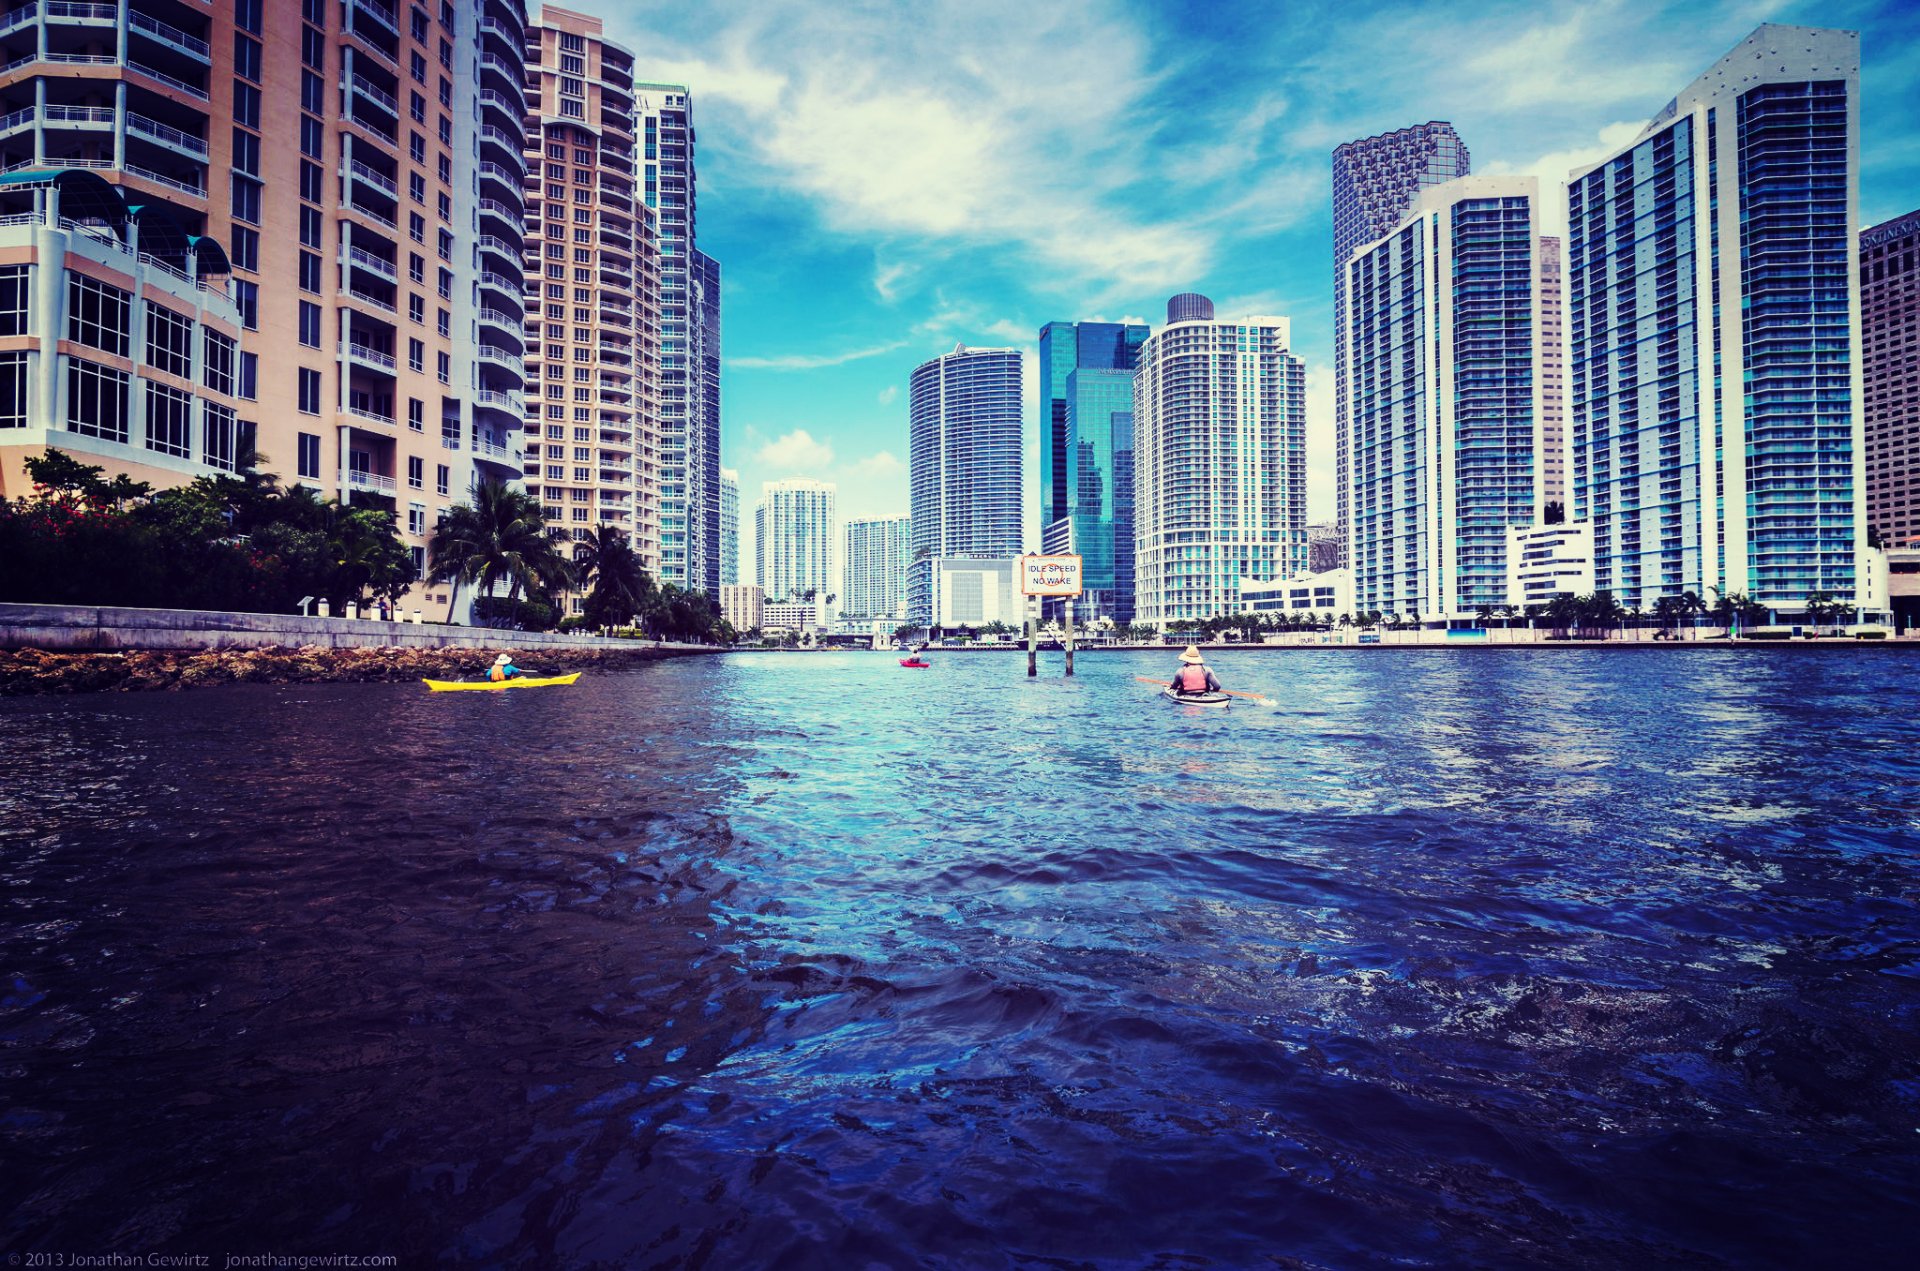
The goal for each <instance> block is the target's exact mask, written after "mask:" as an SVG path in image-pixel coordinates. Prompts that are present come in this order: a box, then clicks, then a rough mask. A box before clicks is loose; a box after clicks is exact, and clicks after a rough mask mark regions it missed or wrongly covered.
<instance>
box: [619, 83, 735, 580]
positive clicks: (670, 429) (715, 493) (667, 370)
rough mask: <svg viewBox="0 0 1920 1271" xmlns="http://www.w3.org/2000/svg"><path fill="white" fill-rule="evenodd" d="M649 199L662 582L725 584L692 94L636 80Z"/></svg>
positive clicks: (716, 336)
mask: <svg viewBox="0 0 1920 1271" xmlns="http://www.w3.org/2000/svg"><path fill="white" fill-rule="evenodd" d="M634 87H635V91H636V93H637V94H638V97H637V98H636V101H637V104H638V123H639V125H640V148H641V154H640V159H641V180H642V183H643V185H642V190H643V196H644V201H645V202H646V205H647V206H648V207H650V208H653V209H654V210H655V212H656V213H657V214H658V224H659V233H660V402H661V412H660V432H661V460H660V480H661V489H660V496H661V562H660V572H661V577H662V578H663V579H664V580H665V581H666V582H670V583H675V584H678V585H679V586H682V587H691V588H693V589H694V590H696V591H705V592H707V593H709V594H715V593H716V592H717V589H718V588H719V586H720V265H719V262H717V261H715V260H714V259H713V258H712V257H710V256H707V255H705V254H704V253H702V252H701V251H700V250H699V236H698V232H697V229H698V217H697V214H696V213H697V202H698V198H697V185H698V183H697V181H696V175H695V171H694V129H693V96H692V94H691V93H690V92H689V91H688V88H687V86H686V85H685V84H658V83H637V84H636V85H635V86H634Z"/></svg>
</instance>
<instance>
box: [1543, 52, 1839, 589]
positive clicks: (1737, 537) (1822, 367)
mask: <svg viewBox="0 0 1920 1271" xmlns="http://www.w3.org/2000/svg"><path fill="white" fill-rule="evenodd" d="M1859 55H1860V42H1859V36H1858V35H1856V34H1855V33H1853V32H1847V31H1827V30H1819V29H1815V28H1810V27H1790V26H1775V25H1767V26H1762V27H1760V28H1759V29H1758V30H1756V31H1755V32H1754V33H1753V34H1752V35H1750V36H1748V37H1747V38H1746V39H1745V40H1743V41H1741V43H1740V44H1739V45H1738V46H1737V47H1736V48H1734V49H1733V51H1732V52H1730V53H1728V54H1727V55H1726V56H1725V57H1724V58H1722V59H1721V60H1720V61H1719V62H1718V63H1717V64H1715V65H1714V66H1713V67H1712V68H1711V69H1709V70H1708V71H1707V72H1706V73H1705V74H1703V75H1701V76H1700V77H1699V78H1698V79H1696V80H1695V81H1694V82H1693V83H1692V84H1690V85H1688V86H1687V87H1686V88H1685V89H1684V90H1682V91H1681V93H1680V94H1679V96H1677V97H1676V98H1675V99H1674V100H1673V101H1671V102H1669V103H1667V105H1666V106H1665V107H1664V108H1663V109H1662V110H1661V111H1660V112H1659V114H1657V115H1656V116H1655V117H1654V118H1653V120H1652V122H1650V123H1649V124H1648V125H1647V126H1646V128H1645V129H1644V130H1642V132H1641V133H1640V135H1639V136H1638V137H1636V138H1635V139H1634V140H1633V141H1632V142H1630V143H1628V144H1626V145H1623V146H1621V147H1619V148H1618V149H1617V150H1615V151H1614V152H1613V153H1612V154H1611V155H1609V156H1607V157H1606V158H1604V159H1602V160H1601V161H1600V162H1599V163H1597V164H1595V165H1593V166H1591V167H1587V168H1582V169H1579V170H1577V171H1575V172H1574V173H1573V175H1572V180H1571V182H1570V184H1569V186H1568V190H1567V195H1568V202H1569V208H1568V211H1569V220H1568V234H1567V315H1568V316H1567V325H1568V345H1569V349H1570V360H1569V370H1568V377H1569V390H1570V398H1571V417H1570V428H1571V432H1572V437H1571V447H1572V474H1571V476H1572V485H1573V504H1574V506H1573V509H1572V515H1571V518H1570V519H1573V520H1579V521H1591V522H1592V523H1593V530H1594V554H1595V562H1594V564H1595V585H1596V586H1597V587H1598V588H1599V589H1600V590H1603V591H1608V592H1611V593H1612V594H1613V596H1614V598H1615V599H1616V600H1618V601H1619V602H1620V603H1621V604H1624V605H1627V606H1629V607H1631V606H1635V605H1637V606H1640V607H1642V608H1649V607H1651V606H1652V605H1653V603H1654V602H1655V601H1656V600H1658V599H1659V598H1660V597H1662V596H1674V595H1679V594H1681V593H1682V592H1687V591H1691V592H1694V593H1696V594H1697V595H1699V596H1701V597H1702V598H1703V599H1706V600H1708V601H1709V602H1711V600H1712V598H1713V596H1714V594H1715V593H1716V592H1717V591H1720V590H1723V589H1724V590H1725V591H1728V592H1744V593H1747V594H1748V595H1750V596H1751V597H1752V598H1753V599H1754V600H1756V601H1758V602H1759V603H1760V604H1763V605H1765V606H1767V607H1768V608H1770V609H1772V610H1774V611H1775V612H1776V614H1779V615H1788V614H1799V613H1802V612H1804V611H1805V607H1806V601H1807V597H1808V596H1809V595H1810V594H1811V593H1814V592H1826V593H1828V594H1830V595H1833V596H1834V597H1836V598H1838V599H1839V600H1840V601H1841V602H1842V603H1845V602H1847V601H1849V600H1852V599H1853V598H1854V597H1855V595H1856V589H1857V587H1858V585H1859V570H1860V563H1859V557H1860V555H1861V551H1862V549H1863V548H1864V546H1865V539H1866V529H1865V525H1864V524H1863V521H1862V517H1861V515H1860V513H1861V510H1862V509H1863V507H1864V505H1865V502H1866V500H1865V489H1864V480H1863V470H1862V466H1861V458H1862V449H1863V438H1862V420H1861V382H1860V345H1859V341H1858V336H1857V333H1858V332H1859V331H1860V292H1859V285H1858V274H1859V262H1858V252H1859V244H1858V238H1857V236H1856V234H1855V232H1854V226H1855V225H1856V224H1857V223H1858V222H1857V219H1856V213H1857V209H1858V207H1859V164H1858V156H1859V135H1860V105H1859V65H1860V60H1859Z"/></svg>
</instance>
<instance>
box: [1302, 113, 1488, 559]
mask: <svg viewBox="0 0 1920 1271" xmlns="http://www.w3.org/2000/svg"><path fill="white" fill-rule="evenodd" d="M1472 170H1473V158H1472V156H1471V155H1470V154H1469V153H1468V151H1467V147H1466V143H1465V142H1463V141H1461V140H1460V135H1459V134H1458V133H1456V132H1455V131H1454V130H1453V125H1452V124H1450V123H1444V122H1441V121H1438V120H1435V121H1432V122H1429V123H1424V124H1415V125H1413V126H1412V127H1408V128H1400V129H1397V130H1395V131H1393V132H1387V133H1382V134H1380V135H1379V136H1377V137H1364V138H1362V139H1360V140H1359V141H1349V142H1346V143H1344V144H1342V145H1339V146H1336V147H1334V151H1333V312H1334V315H1335V317H1334V324H1333V344H1334V348H1333V353H1334V368H1335V369H1334V378H1333V436H1334V488H1335V495H1334V522H1335V526H1336V532H1337V536H1338V539H1339V541H1340V543H1341V544H1342V550H1343V551H1344V550H1345V544H1346V542H1347V540H1348V528H1349V527H1348V523H1347V504H1346V499H1347V491H1348V489H1349V488H1350V481H1349V475H1348V471H1347V465H1348V427H1347V388H1348V386H1347V381H1346V380H1345V379H1344V378H1343V376H1344V374H1345V373H1344V372H1343V371H1342V370H1341V369H1340V368H1341V367H1342V366H1344V365H1345V363H1346V348H1345V346H1344V345H1343V344H1342V343H1341V341H1342V340H1343V339H1344V338H1345V336H1344V329H1345V327H1346V326H1347V317H1346V314H1347V258H1348V257H1349V256H1351V255H1352V254H1353V250H1354V249H1355V248H1356V247H1359V246H1361V245H1362V244H1364V243H1372V242H1376V241H1378V240H1379V239H1381V238H1383V237H1385V236H1386V235H1387V234H1389V233H1391V232H1392V231H1393V229H1394V227H1395V226H1397V225H1399V224H1400V222H1401V220H1402V219H1403V218H1404V217H1405V216H1406V215H1407V213H1408V212H1410V211H1412V210H1413V201H1414V199H1415V198H1417V197H1419V194H1420V191H1422V190H1425V189H1428V188H1430V187H1432V186H1436V185H1439V184H1440V183H1441V182H1443V181H1451V180H1453V179H1454V178H1456V177H1463V176H1466V175H1468V174H1469V173H1470V172H1472ZM1341 563H1343V564H1344V563H1345V561H1344V560H1343V561H1342V562H1341Z"/></svg>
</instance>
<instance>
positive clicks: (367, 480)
mask: <svg viewBox="0 0 1920 1271" xmlns="http://www.w3.org/2000/svg"><path fill="white" fill-rule="evenodd" d="M340 484H342V485H344V486H346V487H347V489H349V490H371V491H372V492H373V493H375V494H386V495H391V494H393V493H394V491H395V490H396V489H398V487H397V486H395V484H394V481H393V478H392V477H383V476H381V475H380V474H379V473H377V472H367V471H365V470H363V469H360V468H349V469H347V470H346V471H345V472H342V473H341V474H340Z"/></svg>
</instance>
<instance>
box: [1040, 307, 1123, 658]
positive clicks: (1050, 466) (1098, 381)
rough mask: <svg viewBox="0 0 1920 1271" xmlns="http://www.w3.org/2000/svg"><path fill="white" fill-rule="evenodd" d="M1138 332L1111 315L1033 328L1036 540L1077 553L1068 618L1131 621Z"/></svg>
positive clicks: (1049, 547)
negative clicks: (1077, 583)
mask: <svg viewBox="0 0 1920 1271" xmlns="http://www.w3.org/2000/svg"><path fill="white" fill-rule="evenodd" d="M1146 339H1147V328H1146V327H1144V326H1140V325H1121V324H1119V323H1112V322H1049V323H1048V324H1047V325H1046V326H1044V327H1041V328H1040V376H1041V382H1042V383H1043V384H1044V385H1045V386H1046V389H1047V400H1046V401H1045V402H1044V403H1043V404H1042V406H1041V428H1040V470H1041V487H1040V534H1041V545H1042V549H1043V550H1045V551H1049V552H1052V551H1063V552H1064V551H1074V552H1078V553H1079V554H1080V556H1081V573H1082V582H1083V585H1084V586H1085V588H1086V591H1085V592H1084V593H1083V594H1082V596H1081V598H1080V603H1079V605H1078V607H1077V609H1076V615H1077V616H1079V617H1081V618H1083V619H1087V620H1091V619H1093V618H1095V617H1099V616H1102V615H1104V616H1109V617H1112V618H1114V619H1115V620H1116V621H1120V622H1130V621H1132V618H1133V589H1132V587H1131V585H1130V584H1131V579H1132V572H1133V561H1132V555H1133V523H1132V517H1133V507H1132V501H1131V498H1130V494H1131V486H1132V479H1131V478H1132V473H1131V471H1130V470H1131V467H1132V463H1133V371H1134V368H1135V366H1137V365H1138V364H1139V357H1140V346H1141V345H1142V344H1143V343H1145V342H1146ZM1123 467H1124V468H1126V469H1128V470H1129V471H1128V474H1127V476H1128V479H1127V481H1126V482H1125V483H1124V484H1125V486H1126V489H1125V490H1124V491H1123V489H1122V482H1120V481H1119V480H1118V477H1119V474H1120V472H1121V470H1122V468H1123ZM1123 580H1124V582H1125V583H1126V584H1127V585H1124V586H1123V585H1122V584H1123Z"/></svg>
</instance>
